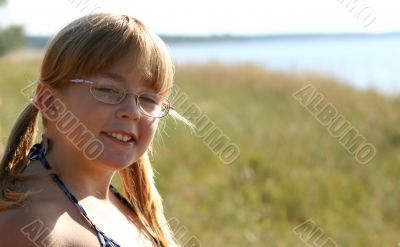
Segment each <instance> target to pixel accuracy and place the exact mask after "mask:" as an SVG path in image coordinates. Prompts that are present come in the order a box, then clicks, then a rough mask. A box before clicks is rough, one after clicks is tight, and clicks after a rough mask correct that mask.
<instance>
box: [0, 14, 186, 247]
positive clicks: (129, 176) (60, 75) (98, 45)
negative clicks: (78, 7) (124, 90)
mask: <svg viewBox="0 0 400 247" xmlns="http://www.w3.org/2000/svg"><path fill="white" fill-rule="evenodd" d="M128 51H134V53H135V57H136V58H137V59H136V61H132V68H136V69H138V70H139V71H140V73H142V75H143V80H145V81H146V82H147V83H149V84H150V85H151V87H152V88H153V89H154V90H156V91H157V92H159V93H160V94H163V95H165V96H168V95H169V94H170V93H171V89H172V86H173V74H174V67H173V63H172V61H171V58H170V57H169V55H168V53H167V51H166V48H165V45H164V43H163V42H162V41H161V39H160V38H159V37H158V36H157V35H155V34H154V33H152V32H151V31H149V30H148V29H147V28H146V27H145V26H144V25H143V23H142V22H140V21H139V20H137V19H135V18H132V17H128V16H125V15H116V14H104V13H102V14H93V15H88V16H84V17H81V18H79V19H77V20H75V21H73V22H72V23H70V24H69V25H67V26H66V27H65V28H63V29H62V30H61V31H60V32H59V33H58V34H57V35H56V36H55V37H54V38H53V39H52V41H51V42H50V44H49V46H48V48H47V51H46V53H45V56H44V59H43V62H42V65H41V73H40V81H41V82H43V83H48V84H49V85H50V86H52V87H54V88H59V87H60V86H62V84H63V83H64V81H65V79H71V77H73V76H90V75H94V74H95V73H98V72H101V71H103V70H105V69H107V68H109V67H110V66H112V64H113V63H114V62H116V61H117V60H118V59H120V58H122V57H123V56H124V55H125V54H126V53H127V52H128ZM173 116H175V117H177V118H178V119H181V120H182V119H184V118H182V116H180V115H179V114H178V113H176V112H174V113H173ZM37 118H38V109H37V108H36V107H35V106H34V105H33V104H32V103H30V104H28V106H26V108H25V109H24V110H23V111H22V113H21V114H20V116H19V117H18V119H17V121H16V123H15V124H14V126H13V129H12V131H11V133H10V136H9V139H8V142H7V145H6V147H5V150H4V154H3V158H2V160H1V163H0V189H1V192H2V195H1V198H0V210H6V209H8V208H11V207H13V206H23V202H24V201H25V200H26V199H27V198H28V197H29V192H27V191H23V190H22V191H21V190H18V189H17V188H16V187H15V186H14V188H13V184H14V183H15V182H16V181H17V180H24V179H27V178H28V177H27V176H22V175H21V172H22V168H23V166H24V164H25V163H26V162H27V160H26V156H27V153H28V151H29V149H30V148H31V147H32V145H33V144H34V141H35V137H36V134H37V133H36V122H37ZM120 175H121V179H122V184H123V190H124V192H125V194H126V195H127V199H128V201H129V202H130V203H131V205H132V206H133V208H134V209H135V211H136V214H137V215H138V217H139V219H140V220H141V222H142V224H143V226H144V227H146V229H147V230H148V231H149V233H150V234H151V235H152V236H153V237H154V238H156V239H158V240H159V242H160V243H161V244H162V245H163V246H176V242H175V240H174V239H173V237H172V232H171V230H170V227H169V226H168V224H167V220H166V218H165V216H164V212H163V206H162V201H161V197H160V195H159V193H158V191H157V189H156V187H155V185H154V179H153V175H154V174H153V169H152V166H151V163H150V161H149V157H148V152H146V153H145V154H144V155H143V156H142V157H140V158H139V160H138V161H136V162H135V163H134V164H132V165H130V166H129V167H127V168H125V169H123V170H121V171H120Z"/></svg>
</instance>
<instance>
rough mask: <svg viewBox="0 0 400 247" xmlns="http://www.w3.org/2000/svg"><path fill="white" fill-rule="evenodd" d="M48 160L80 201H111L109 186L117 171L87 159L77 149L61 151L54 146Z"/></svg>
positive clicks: (48, 153)
mask: <svg viewBox="0 0 400 247" xmlns="http://www.w3.org/2000/svg"><path fill="white" fill-rule="evenodd" d="M53 144H54V143H53ZM71 149H72V150H71ZM60 154H61V155H60ZM46 159H47V161H48V163H49V164H50V166H51V167H52V168H54V169H55V170H56V171H57V174H58V176H59V177H60V179H61V180H62V181H63V183H64V184H65V185H66V186H67V188H68V189H69V190H70V191H71V193H72V194H74V195H75V197H77V198H78V200H79V199H81V198H85V197H95V198H97V199H99V200H106V201H108V200H109V186H110V184H111V181H112V177H113V175H114V173H115V171H112V170H107V169H105V168H103V167H102V166H101V164H96V161H90V160H88V159H85V158H84V157H83V156H82V155H80V153H78V150H77V149H75V147H68V148H62V149H61V148H60V147H58V146H57V145H52V147H51V148H50V149H49V151H48V152H47V154H46Z"/></svg>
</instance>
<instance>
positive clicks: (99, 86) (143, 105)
mask: <svg viewBox="0 0 400 247" xmlns="http://www.w3.org/2000/svg"><path fill="white" fill-rule="evenodd" d="M69 82H73V83H76V84H90V93H91V94H92V95H93V97H94V98H95V99H96V100H98V101H100V102H103V103H106V104H110V105H116V104H119V103H121V102H122V101H123V100H124V99H125V98H126V96H127V95H129V94H132V95H134V96H135V101H136V106H138V108H139V111H140V112H141V113H142V114H144V115H146V116H149V117H153V118H161V117H164V116H165V115H167V114H168V112H169V110H170V109H174V107H173V106H171V104H170V102H169V101H168V99H167V98H165V97H163V96H161V95H158V94H156V93H149V92H144V93H140V94H134V93H129V92H128V91H127V90H126V89H125V88H122V87H121V86H119V85H118V83H116V82H114V81H112V80H107V79H98V80H96V81H89V80H85V79H72V80H69Z"/></svg>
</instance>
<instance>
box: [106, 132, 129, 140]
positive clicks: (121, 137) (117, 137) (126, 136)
mask: <svg viewBox="0 0 400 247" xmlns="http://www.w3.org/2000/svg"><path fill="white" fill-rule="evenodd" d="M108 134H109V135H111V136H112V137H114V138H116V139H118V140H120V141H124V142H127V141H128V140H130V139H131V137H130V136H128V135H123V134H121V133H116V132H111V133H108Z"/></svg>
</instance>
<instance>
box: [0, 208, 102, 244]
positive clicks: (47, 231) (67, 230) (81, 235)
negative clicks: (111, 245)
mask: <svg viewBox="0 0 400 247" xmlns="http://www.w3.org/2000/svg"><path fill="white" fill-rule="evenodd" d="M71 216H72V215H71V214H70V213H67V212H66V211H65V208H64V209H63V208H62V207H60V206H59V205H55V204H51V205H49V204H48V203H42V204H40V205H37V206H29V207H27V208H25V209H24V208H15V209H9V210H6V211H2V212H0V243H1V246H2V247H8V246H10V247H11V246H12V247H14V246H27V247H30V246H35V247H37V246H46V247H55V246H57V247H59V246H60V247H62V246H95V245H92V244H91V243H97V244H98V242H97V239H96V237H95V236H94V235H93V234H91V232H90V231H89V230H88V229H85V227H82V226H81V224H79V223H77V222H76V221H75V219H74V217H71ZM83 243H85V245H84V244H83Z"/></svg>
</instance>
